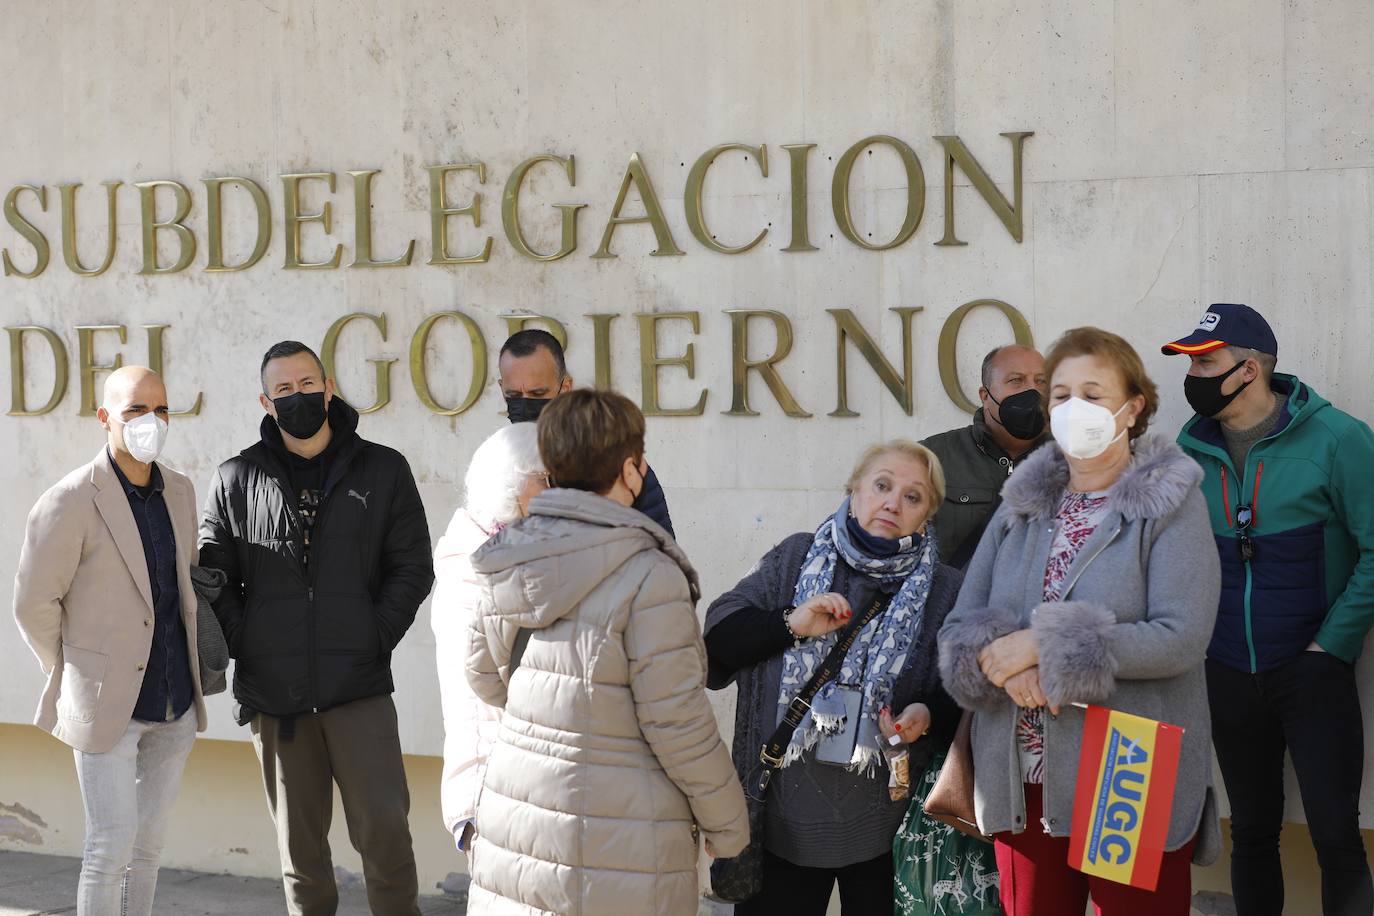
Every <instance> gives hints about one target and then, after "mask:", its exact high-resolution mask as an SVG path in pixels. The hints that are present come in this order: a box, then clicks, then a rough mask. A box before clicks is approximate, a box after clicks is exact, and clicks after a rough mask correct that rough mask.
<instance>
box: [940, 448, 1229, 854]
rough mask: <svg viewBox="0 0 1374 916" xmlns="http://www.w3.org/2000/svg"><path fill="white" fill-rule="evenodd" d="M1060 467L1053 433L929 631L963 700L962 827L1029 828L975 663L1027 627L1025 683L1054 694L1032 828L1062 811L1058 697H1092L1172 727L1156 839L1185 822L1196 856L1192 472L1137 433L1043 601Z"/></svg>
mask: <svg viewBox="0 0 1374 916" xmlns="http://www.w3.org/2000/svg"><path fill="white" fill-rule="evenodd" d="M1068 480H1069V469H1068V464H1067V462H1066V461H1065V460H1064V457H1063V455H1062V453H1061V452H1060V451H1059V447H1058V446H1056V445H1047V446H1045V447H1044V448H1042V449H1040V450H1039V451H1037V452H1035V453H1034V454H1033V455H1031V456H1030V458H1028V459H1026V461H1025V462H1023V463H1022V464H1021V466H1020V467H1018V468H1017V469H1016V473H1015V474H1013V475H1012V477H1011V480H1009V481H1008V482H1007V485H1006V486H1005V487H1004V488H1003V490H1002V498H1003V503H1002V507H1001V508H1000V509H999V510H998V511H997V515H996V516H994V517H993V520H992V524H991V525H989V526H988V531H987V534H986V535H984V537H983V540H982V543H980V544H979V546H978V551H977V553H975V554H974V555H973V560H972V561H971V562H970V563H969V568H968V572H967V574H966V577H965V579H964V587H963V590H962V591H961V592H960V593H959V601H958V603H957V604H956V606H955V608H954V611H953V612H952V613H951V614H950V615H949V618H948V619H947V620H946V621H945V625H944V628H943V629H942V630H941V631H940V635H939V642H940V670H941V673H942V674H943V676H944V683H945V686H946V688H947V689H948V690H949V692H950V693H951V694H952V695H953V696H954V698H955V699H956V700H958V701H959V703H960V704H961V705H963V706H964V707H965V708H968V709H972V710H974V717H973V758H974V773H975V774H976V776H975V803H976V810H977V814H978V824H979V826H980V827H982V828H983V830H984V831H985V832H987V833H998V832H1006V831H1010V832H1013V833H1020V832H1021V831H1023V830H1028V829H1034V830H1038V829H1041V826H1042V825H1030V824H1027V823H1026V808H1025V798H1024V794H1023V791H1022V785H1021V771H1020V768H1019V766H1018V763H1017V756H1016V738H1015V733H1014V732H1015V723H1016V718H1017V707H1016V706H1015V705H1014V704H1013V703H1012V702H1011V700H1010V698H1009V697H1008V696H1007V695H1006V693H1005V692H1003V691H1002V690H999V689H997V688H996V687H994V686H993V685H992V684H991V683H990V682H989V681H988V680H987V678H985V677H984V676H983V673H982V671H981V670H980V668H979V666H978V653H979V652H980V651H982V649H983V648H984V647H985V646H987V645H988V644H989V643H991V642H992V641H993V640H995V639H997V638H998V637H1000V636H1003V635H1006V634H1007V633H1011V632H1013V631H1015V630H1020V629H1025V628H1027V627H1029V628H1031V629H1032V630H1033V631H1034V632H1035V633H1036V636H1037V637H1038V639H1037V642H1038V644H1039V651H1040V684H1041V686H1042V688H1043V689H1044V691H1045V695H1046V696H1047V697H1048V698H1049V700H1050V702H1051V703H1052V704H1055V705H1059V706H1061V707H1063V708H1061V710H1060V713H1059V715H1058V717H1048V718H1047V719H1046V722H1045V788H1044V792H1045V823H1044V824H1043V826H1044V827H1045V828H1046V829H1048V831H1049V833H1050V834H1051V835H1053V836H1068V835H1069V832H1070V827H1071V823H1072V819H1073V801H1074V785H1075V781H1076V779H1077V776H1078V755H1079V750H1080V747H1081V744H1082V738H1083V712H1082V710H1080V709H1077V708H1075V707H1070V706H1066V705H1065V704H1068V703H1072V702H1084V703H1099V704H1101V705H1103V706H1108V707H1110V708H1112V709H1117V710H1121V711H1123V712H1129V713H1134V714H1135V715H1139V716H1144V717H1146V718H1150V719H1158V720H1161V721H1164V722H1169V723H1172V724H1174V725H1180V726H1182V727H1183V728H1184V729H1185V732H1184V735H1183V748H1182V752H1181V755H1180V760H1179V768H1178V782H1177V784H1176V787H1175V791H1174V804H1173V811H1172V813H1171V815H1170V819H1169V834H1168V839H1167V841H1166V846H1165V848H1166V849H1170V850H1174V849H1178V848H1180V847H1182V846H1183V845H1184V844H1186V843H1187V842H1188V840H1189V839H1190V838H1192V837H1193V836H1194V835H1196V836H1197V841H1198V842H1197V847H1196V849H1195V851H1194V853H1193V861H1194V862H1196V863H1198V864H1199V865H1206V864H1208V863H1210V862H1212V861H1214V860H1215V859H1216V857H1217V855H1218V854H1219V853H1220V850H1221V836H1220V825H1219V823H1218V821H1217V810H1216V802H1215V797H1214V793H1213V790H1212V742H1211V737H1212V735H1211V718H1210V716H1209V713H1208V706H1207V683H1206V679H1205V676H1204V672H1203V661H1204V658H1205V656H1206V652H1207V642H1208V640H1209V639H1210V638H1211V635H1212V625H1213V623H1214V621H1215V620H1216V614H1217V599H1218V595H1219V593H1220V589H1221V572H1220V569H1219V561H1218V558H1217V549H1216V544H1215V542H1214V541H1213V540H1212V530H1211V525H1210V524H1209V522H1208V518H1207V504H1206V503H1205V501H1204V500H1203V497H1202V492H1201V490H1199V489H1198V484H1199V482H1200V481H1201V480H1202V469H1201V468H1199V467H1198V466H1197V464H1196V462H1194V461H1193V460H1192V459H1191V458H1189V457H1187V456H1186V455H1184V454H1183V451H1182V450H1181V449H1179V447H1178V446H1176V445H1175V444H1174V443H1172V442H1168V441H1165V440H1163V439H1157V438H1147V439H1144V440H1142V441H1140V442H1138V443H1137V444H1136V446H1135V454H1134V456H1133V457H1132V459H1131V463H1130V465H1129V466H1128V467H1127V468H1126V470H1125V471H1124V472H1123V473H1122V475H1121V476H1120V477H1119V478H1118V479H1117V481H1116V483H1114V484H1113V485H1112V486H1111V488H1110V489H1109V490H1108V491H1107V492H1108V503H1107V514H1106V516H1105V517H1104V518H1103V520H1102V523H1101V524H1100V525H1099V526H1098V528H1097V530H1096V531H1095V532H1094V533H1093V535H1092V536H1091V537H1090V538H1089V539H1088V541H1087V543H1085V544H1084V545H1083V548H1082V550H1080V551H1079V553H1078V557H1077V559H1076V560H1074V563H1073V565H1072V566H1071V567H1070V568H1069V579H1068V584H1067V587H1066V590H1065V593H1064V596H1063V597H1064V600H1062V601H1050V602H1046V601H1043V600H1042V598H1043V589H1044V576H1045V563H1046V561H1047V559H1048V557H1049V551H1050V545H1051V543H1052V542H1053V540H1054V531H1055V522H1054V517H1055V514H1056V512H1057V510H1058V507H1059V503H1060V500H1061V499H1062V498H1063V494H1064V491H1065V488H1066V487H1067V486H1068Z"/></svg>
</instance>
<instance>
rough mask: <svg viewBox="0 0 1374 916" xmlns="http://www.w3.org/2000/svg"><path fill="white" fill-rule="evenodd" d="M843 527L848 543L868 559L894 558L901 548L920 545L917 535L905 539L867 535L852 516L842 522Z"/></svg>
mask: <svg viewBox="0 0 1374 916" xmlns="http://www.w3.org/2000/svg"><path fill="white" fill-rule="evenodd" d="M844 526H845V528H847V529H848V530H849V540H850V543H852V544H853V545H854V546H855V547H858V548H859V549H860V550H862V551H863V552H864V553H866V554H868V555H869V556H870V557H877V558H883V557H895V556H896V555H897V554H899V553H901V552H902V548H903V547H906V546H915V545H917V544H920V543H921V536H920V535H919V534H913V535H910V536H909V537H905V538H885V537H879V536H878V535H876V534H869V533H868V532H867V531H865V530H864V527H863V525H860V524H859V520H858V519H857V518H855V517H854V516H852V515H851V516H849V517H848V518H846V519H845V520H844Z"/></svg>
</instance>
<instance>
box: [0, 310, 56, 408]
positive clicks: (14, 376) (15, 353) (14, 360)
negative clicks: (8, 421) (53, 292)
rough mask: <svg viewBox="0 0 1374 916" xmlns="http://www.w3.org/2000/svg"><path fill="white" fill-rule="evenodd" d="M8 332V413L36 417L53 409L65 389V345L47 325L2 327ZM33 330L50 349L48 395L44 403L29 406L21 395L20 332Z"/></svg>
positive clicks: (22, 384) (22, 351) (22, 375)
mask: <svg viewBox="0 0 1374 916" xmlns="http://www.w3.org/2000/svg"><path fill="white" fill-rule="evenodd" d="M5 330H6V331H9V334H10V409H9V410H8V411H6V413H7V414H8V415H9V416H11V417H39V416H42V415H43V414H45V413H48V412H50V411H51V410H53V409H54V408H55V407H57V405H58V404H59V403H61V401H62V396H63V395H65V394H66V393H67V347H66V346H65V345H64V344H63V343H62V338H60V337H58V336H57V335H56V334H54V333H53V332H52V331H50V330H48V329H47V328H43V327H39V326H38V325H35V324H27V325H21V326H18V327H12V328H5ZM27 331H33V332H34V333H35V334H38V335H40V336H41V337H42V338H43V339H44V340H46V341H47V342H48V347H49V348H51V349H52V366H53V378H52V395H51V396H50V397H49V398H48V403H46V404H44V405H43V406H42V407H40V408H38V409H37V410H29V408H28V405H27V403H26V402H25V399H24V334H25V332H27Z"/></svg>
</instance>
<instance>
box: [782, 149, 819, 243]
mask: <svg viewBox="0 0 1374 916" xmlns="http://www.w3.org/2000/svg"><path fill="white" fill-rule="evenodd" d="M782 148H783V149H785V150H787V155H788V157H789V158H790V159H791V161H792V242H791V244H789V245H788V246H787V247H786V248H784V249H783V251H816V250H817V249H816V246H815V245H812V244H811V236H810V232H809V230H808V228H807V218H806V215H807V210H806V193H807V192H806V189H807V180H806V158H807V156H809V155H810V154H811V151H812V150H813V149H815V148H816V144H814V143H784V144H783V145H782Z"/></svg>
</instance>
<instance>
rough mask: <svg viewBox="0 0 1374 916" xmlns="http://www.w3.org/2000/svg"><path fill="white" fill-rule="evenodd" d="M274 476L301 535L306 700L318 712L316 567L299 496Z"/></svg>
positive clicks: (317, 519)
mask: <svg viewBox="0 0 1374 916" xmlns="http://www.w3.org/2000/svg"><path fill="white" fill-rule="evenodd" d="M269 473H270V472H269ZM272 477H273V479H274V480H275V481H276V484H277V489H278V490H280V491H281V492H282V495H283V496H284V497H285V504H286V511H287V512H288V513H290V515H291V517H292V518H293V519H295V521H296V530H297V532H298V533H299V534H300V537H301V557H302V562H303V563H304V568H302V569H301V578H302V579H304V580H305V596H306V603H307V607H308V613H307V615H306V626H305V644H306V658H305V671H306V681H307V685H306V689H307V697H306V701H307V702H308V703H309V704H310V711H311V712H312V713H318V712H319V711H320V706H319V696H318V692H317V690H316V689H315V682H316V680H318V675H317V674H316V671H315V568H314V567H313V566H311V565H310V563H309V561H308V560H305V551H306V549H307V548H306V545H305V520H304V519H302V518H301V513H300V508H299V507H298V506H297V505H296V499H297V497H296V496H295V495H293V494H292V493H291V491H290V489H289V488H288V487H287V486H283V485H282V481H281V480H280V478H277V476H276V475H275V474H273V475H272ZM325 502H326V500H325V499H323V498H321V499H320V505H319V508H318V509H317V510H316V512H315V527H314V528H313V529H311V533H312V534H318V532H319V530H320V522H321V521H322V520H323V519H324V508H325Z"/></svg>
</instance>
